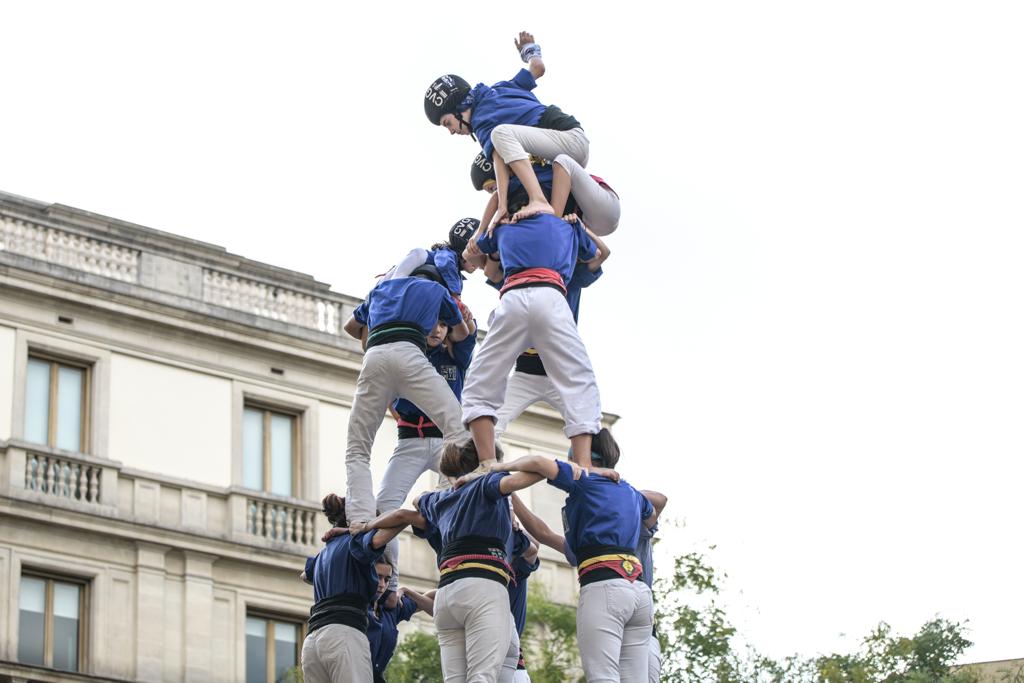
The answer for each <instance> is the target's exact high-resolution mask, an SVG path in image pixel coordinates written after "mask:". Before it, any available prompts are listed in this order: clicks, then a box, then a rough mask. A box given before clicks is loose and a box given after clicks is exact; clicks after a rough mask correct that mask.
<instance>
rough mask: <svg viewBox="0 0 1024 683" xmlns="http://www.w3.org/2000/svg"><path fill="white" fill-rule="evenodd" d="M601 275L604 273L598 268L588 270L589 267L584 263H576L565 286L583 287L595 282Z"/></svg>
mask: <svg viewBox="0 0 1024 683" xmlns="http://www.w3.org/2000/svg"><path fill="white" fill-rule="evenodd" d="M602 275H604V272H603V271H602V270H601V269H600V268H598V269H597V270H595V271H594V272H590V268H588V267H587V264H586V263H577V264H576V267H575V268H574V269H573V271H572V277H571V278H570V279H569V284H568V285H566V287H573V288H575V289H584V288H586V287H589V286H590V285H592V284H594V283H595V282H597V281H598V279H599V278H600V277H601V276H602Z"/></svg>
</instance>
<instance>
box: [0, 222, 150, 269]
mask: <svg viewBox="0 0 1024 683" xmlns="http://www.w3.org/2000/svg"><path fill="white" fill-rule="evenodd" d="M0 250H3V251H8V252H10V253H12V254H18V255H21V256H28V257H30V258H34V259H39V260H41V261H47V262H49V263H54V264H57V265H60V266H64V267H66V268H72V269H74V270H81V271H84V272H86V273H92V274H94V275H101V276H103V277H108V278H111V279H113V280H120V281H122V282H138V278H139V251H138V250H136V249H130V248H128V247H123V246H120V245H117V244H113V243H111V242H105V241H103V240H97V239H93V238H91V237H86V236H84V235H79V234H77V233H74V232H70V231H67V230H57V229H55V228H50V227H45V226H42V225H37V224H35V223H31V222H29V221H24V220H20V219H17V218H11V217H9V216H0Z"/></svg>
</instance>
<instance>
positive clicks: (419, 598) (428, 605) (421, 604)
mask: <svg viewBox="0 0 1024 683" xmlns="http://www.w3.org/2000/svg"><path fill="white" fill-rule="evenodd" d="M402 595H406V596H408V597H409V599H410V600H412V601H413V602H415V603H416V607H417V609H419V610H421V611H423V612H426V613H427V614H429V615H430V616H434V595H433V594H430V597H427V595H425V594H423V593H420V592H417V591H415V590H413V589H412V588H409V587H408V586H402Z"/></svg>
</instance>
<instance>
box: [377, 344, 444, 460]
mask: <svg viewBox="0 0 1024 683" xmlns="http://www.w3.org/2000/svg"><path fill="white" fill-rule="evenodd" d="M388 346H394V347H397V348H396V349H395V352H394V353H395V357H396V363H397V364H398V366H399V367H400V368H401V373H402V374H401V380H402V381H401V384H400V385H399V388H400V391H399V392H398V394H399V395H400V396H401V397H402V398H406V399H408V400H410V401H412V402H413V403H415V404H416V407H417V408H419V409H420V410H422V411H423V414H424V415H426V416H427V417H428V418H430V421H431V422H433V423H434V424H436V425H437V428H438V429H440V430H441V433H442V434H444V438H445V440H451V439H455V438H458V437H459V436H460V435H461V434H462V433H463V429H462V406H460V405H459V399H457V398H455V394H454V393H452V388H451V387H450V386H448V382H446V381H445V380H444V378H443V377H441V375H440V374H439V373H438V372H437V368H435V367H434V366H433V365H431V364H430V361H429V360H427V357H426V355H424V353H423V352H422V351H420V350H419V349H418V348H416V346H415V345H414V344H410V343H408V342H396V343H394V344H388Z"/></svg>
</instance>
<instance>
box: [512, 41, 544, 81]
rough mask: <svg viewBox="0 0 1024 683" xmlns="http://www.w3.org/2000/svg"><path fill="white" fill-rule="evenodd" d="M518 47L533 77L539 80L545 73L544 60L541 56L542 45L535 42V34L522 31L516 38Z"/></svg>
mask: <svg viewBox="0 0 1024 683" xmlns="http://www.w3.org/2000/svg"><path fill="white" fill-rule="evenodd" d="M515 42H516V49H517V50H519V56H520V57H521V58H522V60H523V61H524V62H526V63H527V65H528V66H529V68H530V73H531V74H532V75H533V79H534V80H537V79H538V78H540V77H541V76H543V75H544V71H545V69H544V60H543V59H541V56H540V45H538V44H537V43H535V42H533V34H532V33H529V32H527V31H520V32H519V37H518V38H516V41H515Z"/></svg>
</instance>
